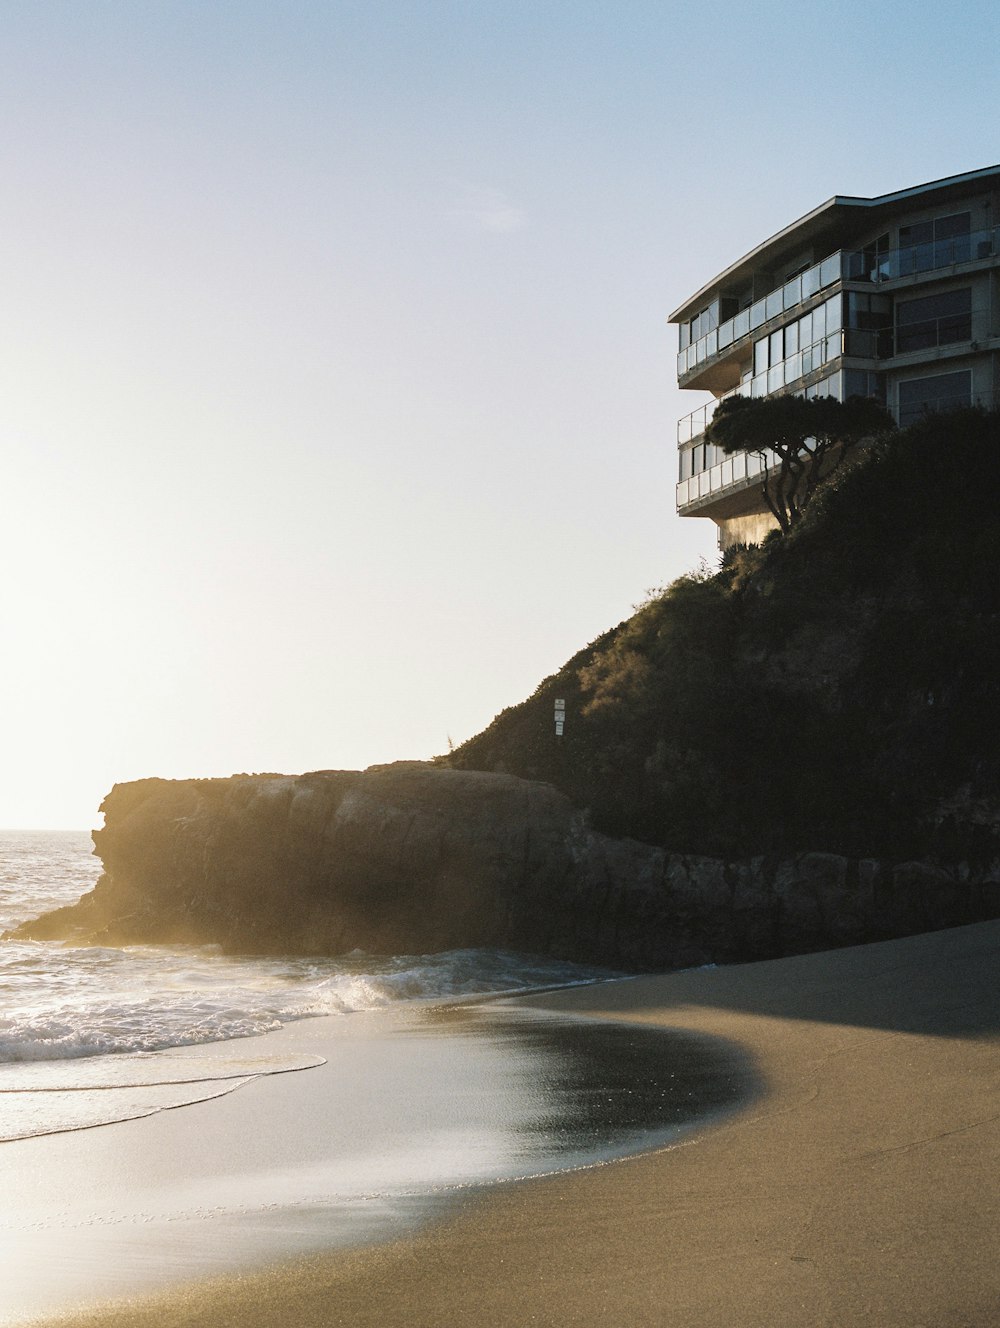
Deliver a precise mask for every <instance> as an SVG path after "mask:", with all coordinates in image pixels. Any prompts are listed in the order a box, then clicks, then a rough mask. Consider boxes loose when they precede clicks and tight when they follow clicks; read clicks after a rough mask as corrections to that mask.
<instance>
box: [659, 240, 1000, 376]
mask: <svg viewBox="0 0 1000 1328" xmlns="http://www.w3.org/2000/svg"><path fill="white" fill-rule="evenodd" d="M998 255H1000V227H994V228H993V229H992V230H985V231H972V232H970V233H969V234H967V235H955V236H952V237H950V238H949V239H946V240H934V241H932V242H928V243H927V244H918V245H912V246H909V247H907V248H904V249H888V250H885V251H883V252H882V253H877V252H876V251H875V250H874V249H873V248H872V249H858V250H846V249H841V250H838V251H837V252H836V253H834V254H830V255H829V257H828V258H824V259H823V261H822V262H820V263H815V264H814V265H813V266H812V267H810V268H808V269H807V270H806V271H805V272H802V273H800V274H799V275H798V276H797V277H792V278H791V279H790V280H789V281H786V282H785V284H784V285H783V286H779V287H778V288H777V289H776V290H773V291H772V292H771V293H770V295H766V296H764V298H763V299H760V300H757V301H755V303H753V304H752V305H750V306H749V308H747V309H742V310H741V311H740V312H739V313H738V314H736V315H735V316H734V317H733V318H729V319H727V320H726V322H724V323H721V324H720V325H719V326H718V327H717V328H714V329H713V330H712V331H710V332H707V333H706V334H705V335H704V336H703V337H699V339H698V340H697V341H694V342H692V343H691V344H690V345H689V346H686V347H685V348H684V350H682V351H681V352H680V353H679V354H678V356H677V377H678V378H679V379H680V378H682V377H684V375H685V374H688V373H690V372H691V371H692V370H693V369H696V368H697V367H698V365H699V364H703V363H705V361H707V360H710V359H714V357H715V356H716V355H719V354H721V353H722V352H723V351H726V350H728V349H729V348H730V347H731V346H734V345H736V343H737V342H740V341H742V340H743V339H744V338H745V337H748V336H750V334H751V333H752V332H756V331H757V329H758V328H759V327H763V325H764V324H765V323H768V322H770V321H771V319H772V318H777V317H778V316H779V315H781V314H783V313H785V312H786V311H787V310H789V309H794V308H795V307H796V306H797V305H799V304H802V303H804V302H805V301H806V300H810V299H812V297H813V296H814V295H817V294H818V293H819V292H820V291H822V290H826V289H827V288H828V287H829V286H832V285H834V284H835V283H836V282H838V281H857V282H867V283H873V284H875V285H879V284H881V283H883V282H886V281H896V280H898V279H899V278H900V277H907V276H914V275H916V274H918V273H922V272H934V271H937V270H939V269H941V268H945V267H953V266H954V265H955V264H956V263H969V262H975V261H979V260H983V259H988V258H995V257H997V256H998Z"/></svg>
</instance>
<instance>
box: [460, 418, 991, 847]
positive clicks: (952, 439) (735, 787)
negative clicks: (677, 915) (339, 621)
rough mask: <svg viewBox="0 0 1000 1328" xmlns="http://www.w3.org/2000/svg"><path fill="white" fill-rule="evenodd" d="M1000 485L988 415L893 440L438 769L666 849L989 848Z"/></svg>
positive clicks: (598, 645) (570, 667) (665, 594)
mask: <svg viewBox="0 0 1000 1328" xmlns="http://www.w3.org/2000/svg"><path fill="white" fill-rule="evenodd" d="M998 493H1000V415H998V414H997V413H995V412H994V413H983V412H978V411H970V412H963V413H961V414H956V415H949V416H940V417H932V418H930V419H927V420H925V421H923V422H921V423H920V424H918V425H916V426H914V427H913V428H911V429H909V430H906V431H904V432H902V433H899V434H895V435H892V436H890V437H888V438H886V439H884V440H882V441H880V442H879V443H878V444H877V445H876V446H874V447H873V448H871V449H870V450H868V451H866V452H865V453H863V454H861V455H859V456H858V457H857V459H856V460H855V462H854V464H853V465H851V466H849V467H847V468H845V469H842V470H841V471H840V472H838V474H837V475H836V476H835V477H834V478H832V479H831V480H830V481H829V482H827V483H826V484H825V485H824V486H823V487H822V488H821V489H820V490H819V492H818V493H817V494H816V496H815V498H814V500H813V501H812V502H811V503H810V505H809V507H808V509H807V510H806V511H805V512H803V514H802V517H801V520H800V521H798V522H797V523H796V524H795V526H794V528H793V529H792V530H791V531H790V532H789V533H788V535H787V537H786V538H784V539H778V538H771V539H769V540H767V541H766V542H765V544H764V545H763V546H761V547H759V548H751V549H745V550H739V551H737V552H736V553H734V554H733V555H731V556H729V557H727V558H726V559H724V560H723V564H722V566H721V568H720V569H719V570H718V571H716V572H714V573H711V572H708V571H702V572H698V573H694V574H692V575H689V576H685V577H682V578H680V580H678V581H675V582H674V583H673V584H672V585H670V586H668V587H667V588H666V589H665V590H663V591H660V592H657V593H655V594H653V595H651V597H650V598H649V599H648V600H647V602H646V603H644V604H643V605H641V606H640V607H639V608H638V609H637V611H636V613H635V614H634V616H633V617H631V618H629V619H627V620H626V621H625V622H623V623H621V624H620V625H619V626H618V627H616V628H614V629H613V630H611V631H609V632H607V633H606V634H605V635H603V636H602V637H600V638H599V639H598V640H596V641H594V642H593V643H592V644H591V645H590V646H588V647H587V648H586V649H585V650H582V651H581V652H579V654H577V655H575V656H574V657H573V658H572V659H571V660H570V661H569V662H568V663H567V664H566V665H565V666H564V667H563V668H562V669H561V670H560V671H559V672H558V673H556V674H554V675H553V676H552V677H550V678H547V679H545V681H544V682H543V683H542V684H541V685H540V686H539V688H538V689H537V691H536V692H535V693H534V695H533V696H531V697H530V698H529V699H528V700H526V701H524V702H523V703H522V704H521V705H518V706H514V707H512V708H510V709H508V710H505V711H503V712H502V713H501V714H500V715H498V716H497V718H496V719H495V720H494V721H493V723H492V724H491V725H490V726H489V727H488V728H487V729H486V730H485V731H484V732H482V733H481V734H479V735H478V736H476V737H474V738H472V739H470V740H469V741H468V742H466V743H465V744H463V745H462V746H461V747H459V748H458V749H456V751H455V752H454V753H452V754H451V755H450V756H449V757H448V758H446V759H447V761H448V763H449V764H451V765H453V766H455V767H458V768H462V769H478V770H503V771H506V772H509V773H511V774H516V775H520V776H523V777H526V778H531V779H542V780H547V781H550V782H551V783H553V784H555V785H557V786H558V787H559V788H561V789H563V790H564V791H565V792H566V793H567V794H568V795H569V796H570V797H571V798H572V799H573V801H574V802H575V803H576V804H577V805H579V806H582V807H587V808H589V809H590V812H591V816H592V821H593V824H594V825H595V827H597V828H599V829H601V830H604V831H605V832H607V833H611V834H617V835H630V836H633V837H635V838H638V839H643V840H646V841H648V842H651V843H656V844H661V845H664V846H666V847H668V848H670V849H674V850H679V851H685V852H688V851H690V852H700V853H713V854H721V855H734V854H747V853H756V852H770V851H788V850H792V851H796V850H801V849H825V850H829V851H835V852H842V853H853V854H872V855H887V856H893V855H914V856H926V855H935V854H937V855H939V856H941V857H943V858H946V859H949V860H956V859H957V858H960V857H961V858H969V859H973V860H975V859H977V858H988V857H990V856H995V855H996V853H997V851H998V847H1000V841H998V837H997V835H998V826H997V808H998V807H1000V751H998V747H997V742H996V734H997V733H998V732H1000V674H998V669H997V661H998V660H1000V522H998V517H997V511H996V502H997V498H996V495H997V494H998ZM556 697H563V698H565V700H566V705H567V722H566V730H565V734H564V736H563V737H561V738H557V737H556V736H555V733H554V726H553V722H552V714H553V701H554V699H555V698H556Z"/></svg>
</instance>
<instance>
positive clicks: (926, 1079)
mask: <svg viewBox="0 0 1000 1328" xmlns="http://www.w3.org/2000/svg"><path fill="white" fill-rule="evenodd" d="M998 960H1000V922H998V923H985V924H981V925H978V926H974V927H964V928H959V929H956V930H953V931H948V932H941V933H937V934H935V935H930V936H922V937H915V938H912V939H909V940H904V941H897V942H890V943H886V944H880V945H872V946H865V947H859V948H857V949H852V950H843V951H838V952H833V953H829V954H822V955H812V956H806V957H802V958H795V959H786V960H777V961H773V962H769V963H760V964H751V965H744V966H739V967H733V968H725V969H716V970H708V971H698V972H690V973H680V974H674V975H668V976H664V977H648V978H639V979H633V980H628V981H623V982H619V983H613V984H607V985H602V986H599V987H592V988H585V989H578V990H574V991H565V992H558V993H552V994H550V995H547V996H545V997H542V998H539V997H535V998H532V999H533V1000H534V1002H535V1003H536V1004H544V1005H545V1006H546V1007H548V1008H553V1009H555V1008H558V1009H562V1010H572V1011H575V1012H578V1013H580V1014H585V1015H588V1016H593V1017H598V1018H614V1019H627V1020H636V1021H639V1022H643V1023H652V1024H658V1025H662V1026H670V1027H675V1028H683V1029H688V1030H692V1031H695V1032H700V1033H705V1034H710V1035H715V1036H721V1037H723V1038H726V1039H729V1040H731V1041H733V1042H735V1043H738V1044H739V1045H740V1046H741V1047H743V1048H744V1049H745V1050H746V1052H747V1053H748V1054H749V1055H750V1056H751V1057H752V1059H753V1062H754V1063H755V1065H756V1068H757V1071H758V1074H759V1075H760V1076H761V1078H762V1080H763V1083H764V1091H763V1092H762V1094H761V1095H760V1096H759V1097H758V1098H756V1099H755V1100H754V1101H753V1102H752V1103H751V1104H750V1105H749V1106H748V1107H746V1108H745V1109H744V1110H743V1111H741V1112H739V1113H738V1114H736V1115H735V1116H732V1117H729V1118H727V1119H724V1120H722V1121H720V1122H718V1123H716V1124H715V1125H713V1126H710V1127H707V1128H705V1129H702V1130H701V1131H699V1132H697V1133H696V1134H694V1135H693V1136H690V1137H689V1138H688V1139H687V1141H686V1142H684V1143H683V1144H680V1145H679V1146H676V1147H674V1148H669V1149H665V1150H662V1151H660V1152H657V1153H647V1154H643V1155H641V1156H637V1157H633V1158H628V1159H625V1160H622V1161H619V1162H613V1163H610V1164H608V1165H605V1166H601V1167H596V1168H593V1169H591V1170H587V1171H580V1172H575V1173H569V1174H564V1175H559V1176H554V1177H549V1178H546V1179H542V1180H535V1181H524V1182H518V1183H514V1184H511V1185H507V1186H500V1187H496V1188H493V1189H492V1190H488V1191H485V1192H482V1191H481V1192H479V1193H478V1194H473V1195H471V1196H470V1197H469V1198H467V1199H466V1200H464V1201H463V1202H462V1203H461V1204H460V1206H459V1207H458V1209H457V1210H456V1209H452V1210H451V1213H450V1215H449V1216H448V1217H447V1218H446V1219H444V1220H440V1221H437V1222H435V1223H433V1224H430V1225H428V1226H426V1227H423V1228H421V1229H418V1230H417V1231H416V1232H415V1233H414V1234H411V1235H409V1236H408V1237H406V1238H404V1239H401V1240H398V1241H396V1242H394V1243H389V1244H382V1245H376V1246H372V1247H369V1248H365V1249H360V1250H354V1251H340V1252H334V1253H330V1254H325V1255H321V1256H312V1257H309V1258H307V1259H302V1260H299V1261H297V1262H294V1263H288V1264H285V1265H279V1266H276V1267H274V1268H270V1269H266V1270H264V1271H261V1272H260V1273H256V1274H252V1275H247V1276H240V1277H227V1278H222V1279H218V1280H216V1281H213V1282H208V1283H201V1284H199V1285H196V1286H191V1287H188V1288H181V1289H180V1290H177V1291H172V1292H170V1293H168V1294H164V1295H158V1296H156V1297H153V1298H150V1299H146V1300H144V1301H131V1302H128V1303H127V1304H120V1305H118V1306H106V1307H104V1308H101V1309H97V1310H92V1311H90V1312H88V1313H83V1314H76V1315H72V1316H70V1317H69V1319H65V1320H62V1321H61V1322H64V1323H72V1324H74V1325H79V1326H80V1328H82V1326H83V1325H88V1326H96V1325H100V1326H101V1328H124V1326H125V1325H128V1328H146V1326H147V1325H148V1326H149V1328H152V1325H157V1328H172V1326H173V1325H177V1326H178V1328H179V1326H180V1325H185V1326H186V1328H193V1326H194V1325H204V1326H205V1328H221V1325H234V1326H235V1325H237V1324H239V1325H246V1326H247V1328H255V1326H256V1325H260V1326H261V1328H263V1325H267V1326H268V1328H274V1326H275V1325H295V1328H299V1326H301V1328H310V1326H312V1325H317V1326H318V1325H324V1326H325V1325H338V1324H343V1325H359V1326H360V1325H378V1328H397V1326H398V1328H403V1326H404V1325H405V1326H406V1328H425V1326H426V1328H431V1325H434V1328H464V1326H465V1325H468V1326H469V1328H473V1325H474V1326H475V1328H493V1326H496V1328H519V1326H520V1325H552V1328H557V1326H558V1328H563V1325H567V1326H568V1325H584V1326H587V1328H590V1326H591V1325H593V1326H594V1328H596V1326H597V1325H612V1326H614V1328H617V1326H618V1325H621V1328H633V1326H635V1328H640V1326H643V1325H657V1326H659V1325H669V1326H671V1328H673V1326H674V1325H691V1326H692V1328H713V1326H714V1325H719V1326H720V1328H721V1326H722V1325H725V1328H756V1326H757V1325H760V1328H765V1326H766V1328H782V1326H784V1325H788V1326H789V1328H791V1326H792V1325H794V1328H805V1326H806V1325H809V1326H810V1328H811V1326H812V1325H817V1326H818V1325H824V1328H854V1325H858V1326H859V1328H860V1325H865V1326H866V1328H870V1326H872V1328H895V1326H897V1325H898V1328H920V1326H924V1328H959V1326H960V1325H962V1326H967V1328H986V1326H988V1325H994V1324H1000V1185H998V1179H1000V1168H998V1161H1000V982H998V978H1000V965H998ZM192 1110H194V1109H192ZM182 1114H183V1113H177V1115H178V1116H180V1115H182Z"/></svg>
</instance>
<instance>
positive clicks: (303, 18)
mask: <svg viewBox="0 0 1000 1328" xmlns="http://www.w3.org/2000/svg"><path fill="white" fill-rule="evenodd" d="M998 50H1000V5H997V4H996V0H988V3H987V2H982V3H979V2H976V0H971V2H970V0H966V2H965V3H963V4H961V5H956V6H953V7H950V8H949V7H947V6H944V5H942V4H940V3H939V2H938V0H935V3H933V4H932V3H928V2H926V0H909V2H908V3H906V4H892V3H890V4H888V5H884V6H875V7H873V6H872V5H871V4H869V3H867V0H866V3H864V4H862V3H853V2H850V0H849V2H848V3H840V4H837V5H830V6H827V5H822V6H821V5H817V4H811V3H808V0H799V2H798V3H767V2H766V0H761V2H759V3H757V4H752V5H748V4H746V3H739V4H735V3H727V2H726V0H723V2H722V3H715V4H706V5H697V4H692V3H689V2H687V0H686V2H685V3H677V2H675V0H663V2H662V3H641V2H639V0H635V2H632V3H630V2H629V0H618V3H614V4H612V3H593V2H592V0H481V2H475V0H464V2H463V3H452V2H451V0H412V2H411V3H400V2H398V0H359V2H358V3H354V2H353V0H345V2H338V0H328V2H327V3H318V2H316V3H305V2H296V0H280V3H279V0H271V3H258V2H255V0H240V2H239V3H236V2H232V3H227V2H225V0H192V2H191V3H177V2H176V0H162V2H161V3H146V2H143V0H132V2H131V3H124V2H121V0H119V2H118V3H101V0H71V2H66V0H63V2H61V0H45V3H39V2H38V0H24V2H23V3H12V2H11V0H0V123H2V124H3V132H2V134H0V402H2V406H0V440H2V483H0V500H2V519H0V542H2V554H3V579H2V600H0V613H2V624H3V632H4V641H3V650H2V654H0V677H2V686H3V703H4V722H3V732H2V741H0V825H4V826H20V825H23V826H48V827H60V826H66V827H87V826H90V825H93V824H96V823H97V806H98V804H99V802H100V800H101V798H102V797H103V795H104V793H105V792H106V791H107V790H108V789H109V788H110V786H111V785H112V784H113V783H114V782H115V781H116V780H128V779H135V778H139V777H141V776H144V775H151V774H158V775H164V776H171V777H180V776H186V775H216V774H218V775H222V774H229V773H232V772H233V771H240V770H248V771H249V770H281V771H291V772H298V771H303V770H309V769H318V768H330V767H358V766H364V765H367V764H370V763H373V762H378V761H387V760H394V759H396V758H400V757H426V756H431V755H433V754H435V753H438V752H442V751H444V750H445V749H446V747H447V744H448V740H449V737H450V738H451V739H453V740H454V741H455V742H456V743H458V742H460V741H461V740H463V739H465V738H467V737H469V736H470V735H471V734H473V733H474V732H477V731H478V730H479V729H480V728H482V727H483V726H484V725H485V724H486V723H488V722H489V720H490V719H491V718H492V717H493V715H494V714H495V713H496V712H497V711H498V710H500V709H502V708H503V707H504V706H507V705H512V704H514V703H516V702H518V701H520V700H522V699H523V698H524V697H525V696H526V695H528V694H529V693H530V692H531V691H533V690H534V688H535V686H536V685H537V684H538V682H539V681H541V679H542V678H544V677H545V676H546V675H547V674H549V673H551V672H552V671H553V670H555V669H556V668H557V667H559V665H561V664H562V663H563V662H564V661H565V660H566V659H567V658H568V657H569V655H571V654H572V653H573V652H574V651H576V650H577V649H579V648H580V647H581V646H583V645H584V644H585V643H586V642H587V641H589V640H591V639H592V638H593V637H595V636H597V635H598V634H599V633H600V632H602V631H604V630H605V629H606V628H607V627H610V626H612V625H613V624H614V623H616V622H618V621H619V620H621V619H622V618H623V617H625V616H627V614H628V613H629V612H630V611H631V605H632V604H633V603H634V602H636V601H638V600H640V599H641V598H642V597H643V594H644V592H645V590H646V589H647V588H650V587H653V586H656V585H660V584H663V583H665V582H667V581H669V580H671V579H672V578H673V577H675V576H677V575H678V574H680V573H681V572H683V571H685V570H687V569H689V568H691V567H692V566H695V565H696V564H697V563H698V560H699V559H700V558H701V557H708V558H710V559H712V558H714V556H715V554H714V527H713V526H712V525H711V524H710V523H707V522H700V521H691V520H687V521H680V520H679V519H678V518H677V517H676V515H675V514H674V498H673V491H674V481H675V453H674V420H675V417H676V416H677V415H679V414H683V413H686V412H687V411H688V410H691V409H693V408H694V406H696V405H697V404H699V402H700V401H701V400H703V399H704V398H703V397H701V396H699V395H696V394H693V393H687V394H683V395H682V394H680V393H678V392H677V390H676V386H675V379H674V353H675V349H676V337H675V331H674V329H673V328H670V327H668V325H667V323H666V317H667V315H668V313H669V312H670V311H671V310H672V309H673V308H674V307H676V305H677V304H679V303H680V302H681V300H682V299H684V298H685V297H686V296H688V295H689V294H691V293H692V292H693V291H694V290H695V289H697V287H699V286H700V285H701V284H702V283H703V282H704V281H705V280H706V279H707V278H709V277H710V276H712V275H713V274H714V273H715V272H716V271H718V270H719V269H720V268H722V267H724V266H725V265H727V264H728V263H729V262H731V261H732V260H733V259H735V258H737V257H739V256H740V255H741V254H742V253H744V252H745V251H746V250H747V249H749V248H751V247H752V246H753V245H755V244H756V243H757V242H758V241H760V240H762V239H764V238H765V237H766V236H768V235H769V234H771V233H772V232H773V231H775V230H776V229H778V228H779V227H781V226H783V225H784V224H785V223H787V222H788V221H790V220H792V219H793V218H795V217H797V216H799V215H801V214H802V213H803V212H805V211H807V210H809V209H810V208H812V207H814V206H815V205H816V204H818V203H820V202H822V201H824V200H825V199H827V198H828V197H830V196H831V195H832V194H835V193H842V194H861V195H872V194H878V193H882V192H886V191H888V190H891V189H896V188H903V187H906V186H908V185H911V184H917V183H920V182H922V181H925V180H931V179H935V178H937V177H940V176H945V175H950V174H954V173H956V172H959V171H965V170H971V169H975V168H978V167H982V166H986V165H990V164H992V163H994V162H996V161H997V160H998V159H1000V132H998V129H1000V112H998V110H997V107H998V105H1000V95H998V94H1000V78H998V64H1000V62H998V59H997V52H998Z"/></svg>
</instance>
